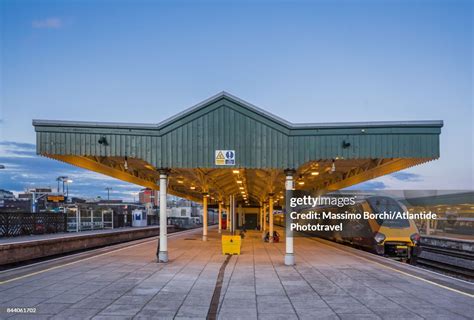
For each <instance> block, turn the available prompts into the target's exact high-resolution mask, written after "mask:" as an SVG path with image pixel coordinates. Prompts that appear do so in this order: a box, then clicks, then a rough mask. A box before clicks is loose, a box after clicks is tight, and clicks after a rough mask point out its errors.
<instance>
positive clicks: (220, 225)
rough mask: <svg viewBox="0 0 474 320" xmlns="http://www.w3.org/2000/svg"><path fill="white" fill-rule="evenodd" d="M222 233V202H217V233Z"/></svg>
mask: <svg viewBox="0 0 474 320" xmlns="http://www.w3.org/2000/svg"><path fill="white" fill-rule="evenodd" d="M221 232H222V202H221V201H219V233H221Z"/></svg>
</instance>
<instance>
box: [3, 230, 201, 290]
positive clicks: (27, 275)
mask: <svg viewBox="0 0 474 320" xmlns="http://www.w3.org/2000/svg"><path fill="white" fill-rule="evenodd" d="M190 231H196V230H190ZM187 233H189V232H183V233H177V234H170V235H169V236H168V237H172V236H178V235H182V234H187ZM158 238H159V236H155V237H153V239H151V240H149V241H144V242H140V243H137V244H134V245H131V246H127V247H125V248H119V249H115V250H112V251H109V252H105V253H101V254H99V255H96V256H92V257H88V258H84V259H80V260H77V261H72V262H68V263H66V264H61V265H59V266H55V267H51V268H47V269H44V270H40V271H36V272H32V273H28V274H25V275H22V276H19V277H16V278H12V279H8V280H4V281H0V285H2V284H5V283H9V282H13V281H16V280H21V279H24V278H28V277H31V276H34V275H37V274H41V273H44V272H47V271H51V270H55V269H59V268H63V267H67V266H70V265H73V264H76V263H79V262H83V261H87V260H90V259H95V258H98V257H102V256H105V255H108V254H111V253H115V252H119V251H122V250H125V249H130V248H133V247H137V246H141V245H143V244H146V243H149V242H154V241H156V240H157V239H158Z"/></svg>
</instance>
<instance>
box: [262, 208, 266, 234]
mask: <svg viewBox="0 0 474 320" xmlns="http://www.w3.org/2000/svg"><path fill="white" fill-rule="evenodd" d="M262 210H263V236H264V237H265V232H267V204H266V203H265V202H264V203H263V208H262Z"/></svg>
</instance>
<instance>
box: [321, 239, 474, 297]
mask: <svg viewBox="0 0 474 320" xmlns="http://www.w3.org/2000/svg"><path fill="white" fill-rule="evenodd" d="M320 243H322V244H324V245H326V246H328V247H331V248H334V249H336V250H339V251H342V252H345V253H348V254H350V255H351V256H354V257H357V258H360V259H362V260H365V261H369V262H372V263H375V264H378V265H380V266H382V267H384V268H386V269H390V270H393V271H396V272H398V273H401V274H404V275H406V276H409V277H412V278H415V279H418V280H421V281H424V282H426V283H430V284H433V285H435V286H438V287H440V288H444V289H448V290H450V291H453V292H456V293H460V294H462V295H465V296H468V297H470V298H474V295H472V294H470V293H467V292H464V291H460V290H457V289H453V288H450V287H447V286H444V285H442V284H439V283H436V282H433V281H430V280H427V279H424V278H421V277H418V276H415V275H412V274H409V273H406V272H404V271H401V270H398V269H395V268H392V267H389V266H386V265H384V264H383V263H380V262H377V261H373V260H370V259H367V258H364V257H361V256H358V255H356V254H354V253H352V252H349V251H345V250H342V249H340V248H337V247H336V246H331V245H329V244H327V243H324V242H320Z"/></svg>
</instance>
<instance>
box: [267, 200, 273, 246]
mask: <svg viewBox="0 0 474 320" xmlns="http://www.w3.org/2000/svg"><path fill="white" fill-rule="evenodd" d="M268 224H269V227H268V229H269V232H270V237H269V238H268V242H270V243H271V242H273V193H270V194H268Z"/></svg>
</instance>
